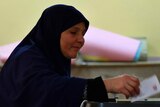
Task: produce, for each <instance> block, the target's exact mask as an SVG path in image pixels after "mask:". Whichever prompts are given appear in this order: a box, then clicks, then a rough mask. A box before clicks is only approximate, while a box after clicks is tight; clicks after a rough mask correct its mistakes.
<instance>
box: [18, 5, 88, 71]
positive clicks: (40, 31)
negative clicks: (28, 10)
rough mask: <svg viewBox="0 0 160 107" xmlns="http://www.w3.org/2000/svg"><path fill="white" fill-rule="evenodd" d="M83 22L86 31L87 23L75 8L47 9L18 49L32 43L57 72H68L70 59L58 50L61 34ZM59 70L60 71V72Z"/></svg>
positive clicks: (55, 7)
mask: <svg viewBox="0 0 160 107" xmlns="http://www.w3.org/2000/svg"><path fill="white" fill-rule="evenodd" d="M79 22H84V23H85V27H86V31H87V29H88V26H89V21H88V20H87V19H86V18H85V17H84V15H83V14H82V13H81V12H80V11H79V10H77V9H76V8H75V7H73V6H70V5H64V4H58V5H53V6H51V7H48V8H47V9H45V10H44V12H43V13H42V16H41V17H40V19H39V21H38V23H37V24H36V25H35V27H34V28H33V29H32V30H31V32H30V33H29V34H28V35H27V36H26V38H25V39H24V40H23V41H22V42H21V43H20V44H19V46H18V47H17V48H19V47H22V46H23V45H26V44H28V43H30V41H32V42H34V43H35V45H36V46H37V47H39V48H40V49H41V50H42V51H43V52H44V54H45V55H46V56H47V58H48V60H50V61H51V62H52V63H53V64H54V65H55V66H56V67H57V69H58V70H59V71H61V72H62V71H63V72H62V74H63V73H64V72H65V71H64V70H67V71H70V67H69V66H70V59H68V58H65V57H64V56H63V55H62V52H61V49H60V38H61V37H60V36H61V33H62V32H63V31H65V30H67V29H68V28H70V27H72V26H74V25H75V24H78V23H79ZM60 69H61V70H60Z"/></svg>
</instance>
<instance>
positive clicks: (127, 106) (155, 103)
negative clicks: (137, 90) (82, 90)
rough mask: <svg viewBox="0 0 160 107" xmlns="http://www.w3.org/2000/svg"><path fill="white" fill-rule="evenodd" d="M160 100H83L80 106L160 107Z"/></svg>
mask: <svg viewBox="0 0 160 107" xmlns="http://www.w3.org/2000/svg"><path fill="white" fill-rule="evenodd" d="M159 106H160V100H159V99H156V100H144V101H136V102H131V101H129V100H126V101H125V100H122V101H121V100H119V101H115V102H93V101H83V102H82V104H81V106H80V107H159Z"/></svg>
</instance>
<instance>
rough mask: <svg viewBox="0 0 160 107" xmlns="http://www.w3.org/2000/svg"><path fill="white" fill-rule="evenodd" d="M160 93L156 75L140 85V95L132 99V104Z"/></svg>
mask: <svg viewBox="0 0 160 107" xmlns="http://www.w3.org/2000/svg"><path fill="white" fill-rule="evenodd" d="M158 93H160V84H159V81H158V78H157V76H156V75H153V76H151V77H149V78H147V79H145V80H143V81H142V82H141V83H140V94H139V95H137V96H134V97H131V102H135V101H141V100H144V99H146V98H148V97H150V96H153V95H155V94H158Z"/></svg>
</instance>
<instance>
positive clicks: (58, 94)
mask: <svg viewBox="0 0 160 107" xmlns="http://www.w3.org/2000/svg"><path fill="white" fill-rule="evenodd" d="M88 27H89V21H88V20H87V19H86V18H85V17H84V15H83V14H82V13H81V12H80V11H78V10H77V9H76V8H74V7H73V6H70V5H63V4H57V5H53V6H50V7H49V8H47V9H45V10H44V12H43V13H42V16H41V17H40V19H39V20H38V23H37V24H36V25H35V27H34V28H33V29H32V30H31V32H30V33H29V34H28V35H27V36H26V37H25V38H24V39H23V40H22V41H21V42H20V43H19V44H18V46H17V47H16V48H15V49H14V50H13V52H12V53H11V55H10V56H9V58H8V60H7V61H6V63H5V64H4V66H3V68H2V70H1V72H0V107H79V106H80V104H81V102H82V101H83V100H89V101H100V102H103V101H106V102H107V101H109V99H108V96H107V92H113V93H122V94H124V95H126V97H127V98H128V97H129V96H134V95H137V94H138V93H139V88H138V87H139V80H138V78H136V77H133V76H129V75H122V76H118V77H114V78H110V79H105V80H103V79H102V78H101V77H97V78H94V79H85V78H78V77H71V74H70V73H71V58H75V57H76V55H77V52H78V51H79V49H80V48H81V47H82V46H83V44H84V38H83V37H84V34H85V33H86V31H87V30H88Z"/></svg>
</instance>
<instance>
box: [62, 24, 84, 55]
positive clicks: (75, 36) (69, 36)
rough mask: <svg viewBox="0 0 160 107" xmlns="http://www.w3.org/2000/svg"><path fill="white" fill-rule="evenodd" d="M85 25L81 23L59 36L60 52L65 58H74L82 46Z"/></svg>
mask: <svg viewBox="0 0 160 107" xmlns="http://www.w3.org/2000/svg"><path fill="white" fill-rule="evenodd" d="M84 32H86V27H85V23H84V22H81V23H78V24H76V25H74V26H73V27H71V28H69V29H67V30H66V31H64V32H62V34H61V40H60V43H61V51H62V53H63V55H64V56H65V57H67V58H76V56H77V53H78V51H79V50H80V49H81V47H82V46H83V45H84V34H85V33H84Z"/></svg>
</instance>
